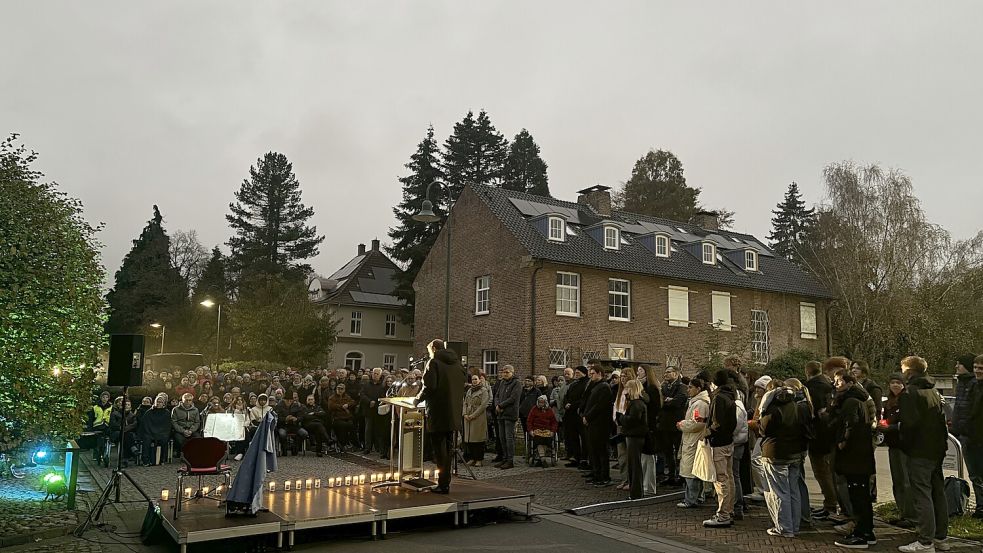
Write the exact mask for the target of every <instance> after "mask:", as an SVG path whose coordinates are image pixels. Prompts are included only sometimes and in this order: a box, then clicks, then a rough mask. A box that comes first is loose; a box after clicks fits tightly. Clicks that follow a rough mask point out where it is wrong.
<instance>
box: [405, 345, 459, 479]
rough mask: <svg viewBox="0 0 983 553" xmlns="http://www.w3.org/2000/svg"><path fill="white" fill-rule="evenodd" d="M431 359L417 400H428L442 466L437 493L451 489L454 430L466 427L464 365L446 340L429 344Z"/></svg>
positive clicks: (432, 438)
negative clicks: (445, 345) (464, 425)
mask: <svg viewBox="0 0 983 553" xmlns="http://www.w3.org/2000/svg"><path fill="white" fill-rule="evenodd" d="M427 351H428V352H429V353H430V360H429V361H427V368H426V370H425V371H424V372H423V389H422V390H420V393H419V395H417V396H416V401H417V402H418V403H419V402H421V401H426V402H427V425H426V430H427V432H428V433H429V434H430V443H431V444H432V445H433V458H434V463H436V465H437V468H438V469H440V476H439V477H438V481H437V487H436V488H434V489H433V490H431V491H432V492H434V493H443V494H445V493H448V492H450V489H451V455H452V451H453V448H454V433H455V432H458V431H460V430H461V428H462V425H463V423H462V420H463V416H464V381H465V376H466V375H465V372H464V367H463V366H461V359H460V357H458V355H457V352H455V351H454V350H450V349H446V348H445V347H444V342H443V340H433V341H432V342H430V343H429V344H427Z"/></svg>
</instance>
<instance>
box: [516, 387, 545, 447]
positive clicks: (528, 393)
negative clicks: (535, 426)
mask: <svg viewBox="0 0 983 553" xmlns="http://www.w3.org/2000/svg"><path fill="white" fill-rule="evenodd" d="M541 395H543V391H542V390H541V389H539V388H538V387H537V386H536V381H535V379H533V377H531V376H527V377H526V378H525V380H523V381H522V396H521V397H520V398H519V421H520V422H521V423H522V433H523V434H527V433H528V432H529V427H528V426H526V419H527V418H529V412H530V411H532V410H533V408H534V407H536V400H537V399H538V398H539V396H541Z"/></svg>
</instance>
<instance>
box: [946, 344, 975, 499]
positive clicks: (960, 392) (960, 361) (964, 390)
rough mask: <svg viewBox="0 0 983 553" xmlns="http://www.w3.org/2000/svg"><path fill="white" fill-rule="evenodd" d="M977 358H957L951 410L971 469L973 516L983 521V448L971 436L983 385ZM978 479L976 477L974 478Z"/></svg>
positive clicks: (969, 354) (953, 424)
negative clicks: (976, 372)
mask: <svg viewBox="0 0 983 553" xmlns="http://www.w3.org/2000/svg"><path fill="white" fill-rule="evenodd" d="M975 357H976V355H974V354H972V353H967V354H964V355H960V356H959V357H957V358H956V401H955V406H954V407H953V409H952V434H953V435H954V436H956V437H957V438H958V439H959V444H960V445H961V446H962V450H963V456H964V457H965V459H966V467H967V468H968V469H969V479H970V480H971V481H972V482H973V493H974V495H975V496H976V497H975V499H976V505H977V507H976V511H975V513H974V515H973V516H974V517H976V518H983V497H981V496H983V446H981V445H979V444H975V443H974V440H972V438H971V435H972V434H973V431H974V424H973V421H972V417H973V410H974V409H979V407H980V406H978V405H976V404H977V403H979V400H976V401H974V398H976V397H979V396H980V393H979V391H980V389H981V386H983V385H981V384H980V383H979V382H978V381H977V379H976V375H974V374H973V359H974V358H975ZM974 476H975V478H974Z"/></svg>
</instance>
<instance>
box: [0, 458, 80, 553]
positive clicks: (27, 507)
mask: <svg viewBox="0 0 983 553" xmlns="http://www.w3.org/2000/svg"><path fill="white" fill-rule="evenodd" d="M50 471H51V467H47V466H38V467H34V468H28V469H26V472H27V474H26V475H25V476H24V478H22V479H14V478H11V479H6V480H0V545H8V544H11V543H16V542H18V541H22V540H24V539H29V538H28V537H29V536H35V535H38V536H47V537H50V536H51V535H57V534H60V533H63V532H64V531H65V529H66V528H69V527H71V526H73V525H74V524H75V523H76V517H77V516H78V511H69V510H68V509H67V508H66V506H65V500H64V499H61V500H58V501H53V500H45V492H44V491H42V490H41V489H40V481H41V477H42V476H43V475H45V474H46V473H48V472H50ZM77 508H82V505H81V504H79V505H77Z"/></svg>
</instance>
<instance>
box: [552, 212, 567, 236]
mask: <svg viewBox="0 0 983 553" xmlns="http://www.w3.org/2000/svg"><path fill="white" fill-rule="evenodd" d="M549 229H550V234H549V239H550V240H552V241H554V242H563V241H564V240H566V239H567V236H566V229H567V223H566V221H564V220H563V219H562V218H560V217H550V218H549Z"/></svg>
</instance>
